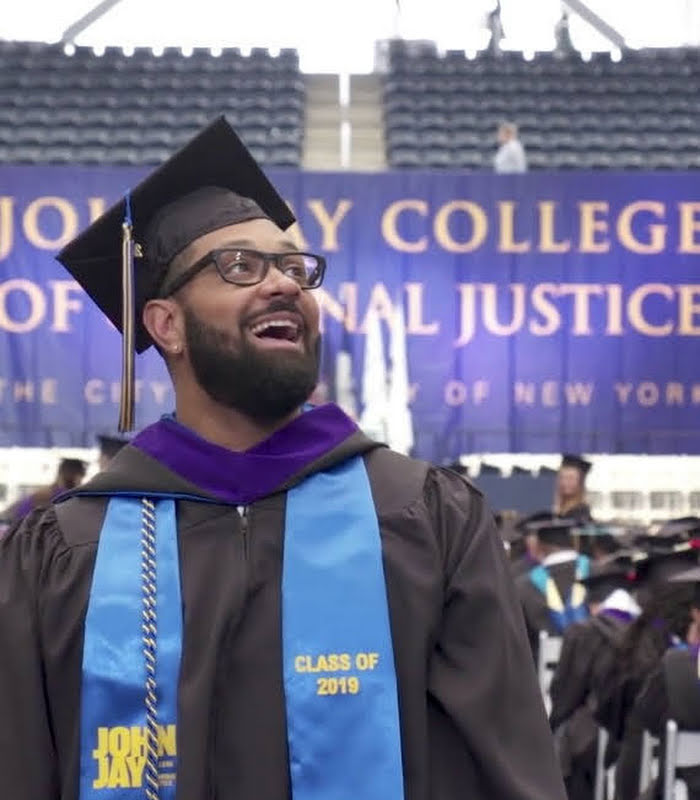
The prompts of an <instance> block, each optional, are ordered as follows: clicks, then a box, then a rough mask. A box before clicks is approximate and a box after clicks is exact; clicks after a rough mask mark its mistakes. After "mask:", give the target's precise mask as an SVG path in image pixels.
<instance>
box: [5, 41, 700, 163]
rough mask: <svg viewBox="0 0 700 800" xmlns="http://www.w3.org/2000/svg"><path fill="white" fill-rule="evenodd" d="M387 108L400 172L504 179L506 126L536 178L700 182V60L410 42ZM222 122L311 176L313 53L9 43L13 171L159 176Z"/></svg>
mask: <svg viewBox="0 0 700 800" xmlns="http://www.w3.org/2000/svg"><path fill="white" fill-rule="evenodd" d="M383 102H384V122H385V131H386V154H387V162H388V164H389V166H390V167H393V168H398V169H402V168H422V167H427V168H452V169H490V168H491V165H492V159H493V154H494V151H495V149H496V141H495V130H496V127H497V125H498V123H499V122H501V121H503V120H506V119H507V120H512V121H514V122H516V123H517V124H518V126H519V128H520V131H521V138H522V140H523V143H524V145H525V148H526V150H527V153H528V161H529V164H530V168H532V169H568V168H588V169H697V168H700V51H698V49H694V50H692V49H682V50H666V51H658V52H657V51H638V52H628V53H625V54H624V56H623V58H622V60H621V61H620V62H613V61H612V60H611V59H610V57H609V56H608V55H607V54H597V55H595V56H594V57H593V58H592V59H591V60H590V61H589V62H585V61H583V60H582V59H581V58H580V57H579V56H578V55H576V54H573V55H571V56H568V57H564V58H562V57H558V56H556V55H555V54H549V53H542V54H538V55H537V56H536V57H535V58H534V59H533V60H529V61H528V60H526V59H525V58H524V57H523V55H522V54H520V53H504V54H502V55H501V56H498V57H495V56H493V55H490V54H488V53H484V54H481V55H480V56H479V57H478V58H475V59H468V58H466V56H465V54H464V52H461V51H451V52H448V53H447V54H445V55H444V56H440V55H438V53H437V51H436V49H435V47H434V45H431V44H429V43H420V44H419V45H418V44H416V43H406V42H401V41H396V42H392V43H391V46H390V49H389V69H388V72H387V74H386V75H385V77H384V98H383ZM222 112H223V113H226V115H227V116H228V117H229V119H230V121H231V122H232V123H233V124H234V125H235V126H236V128H237V129H238V130H239V131H240V132H241V135H242V137H243V139H244V140H245V141H246V143H247V144H248V145H249V146H250V148H251V150H252V152H253V154H254V155H255V157H256V158H257V159H258V160H259V161H261V163H262V164H264V165H265V166H290V167H298V166H300V163H301V148H302V142H303V136H304V121H305V88H304V80H303V77H302V75H301V73H300V70H299V60H298V55H297V53H296V52H295V51H294V50H282V51H281V52H280V53H279V55H276V56H272V55H271V54H270V53H269V52H268V51H267V50H265V49H263V48H256V49H253V51H252V52H251V53H250V55H246V56H244V55H242V54H241V53H240V51H239V50H238V49H236V48H227V49H224V50H223V51H222V52H221V54H220V55H218V56H217V55H214V54H212V53H211V52H210V51H209V50H207V49H204V48H200V49H195V50H194V51H193V52H192V54H191V55H189V56H187V55H184V54H183V53H182V52H181V51H180V50H179V49H177V48H169V49H166V50H165V51H164V52H163V53H162V54H161V55H155V54H154V53H153V52H152V51H151V50H149V49H146V48H142V49H139V48H137V49H136V50H135V51H134V53H133V54H132V55H127V54H125V53H124V52H123V51H122V50H121V49H118V48H107V49H106V50H105V52H104V54H102V55H97V54H95V53H94V52H93V51H92V49H90V48H86V47H77V48H74V52H73V53H72V54H71V55H69V54H68V53H66V52H65V51H64V49H63V47H62V46H60V45H45V44H38V43H18V42H0V163H75V164H143V165H153V164H157V163H160V162H161V161H162V160H163V159H164V158H166V157H167V155H168V154H169V153H171V152H172V151H173V149H175V148H177V147H178V146H180V145H181V144H183V143H184V142H185V141H187V140H188V139H189V138H190V137H191V136H192V135H193V134H194V133H195V132H196V131H197V130H198V129H199V128H201V127H202V126H203V125H204V124H206V123H207V122H208V121H210V120H211V119H212V118H213V117H214V116H216V115H217V114H219V113H222Z"/></svg>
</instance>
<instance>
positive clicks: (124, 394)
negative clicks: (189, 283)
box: [119, 218, 135, 433]
mask: <svg viewBox="0 0 700 800" xmlns="http://www.w3.org/2000/svg"><path fill="white" fill-rule="evenodd" d="M134 315H135V309H134V239H133V236H132V227H131V220H130V219H129V218H127V219H125V220H124V223H123V224H122V382H121V396H120V402H119V430H120V431H121V432H122V433H126V432H127V431H130V430H132V429H133V427H134V361H135V319H134Z"/></svg>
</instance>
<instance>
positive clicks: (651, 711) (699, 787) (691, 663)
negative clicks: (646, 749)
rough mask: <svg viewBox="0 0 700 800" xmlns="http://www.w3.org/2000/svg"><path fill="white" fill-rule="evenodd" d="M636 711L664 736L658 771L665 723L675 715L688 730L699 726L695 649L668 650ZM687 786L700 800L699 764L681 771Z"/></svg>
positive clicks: (691, 797)
mask: <svg viewBox="0 0 700 800" xmlns="http://www.w3.org/2000/svg"><path fill="white" fill-rule="evenodd" d="M634 713H635V715H636V717H637V718H638V720H639V723H640V726H641V727H642V729H644V730H648V731H649V732H650V733H651V734H653V735H654V736H656V737H657V738H659V739H660V740H661V747H660V750H659V775H663V770H664V761H665V758H664V740H665V735H666V723H667V721H668V720H669V719H674V720H675V721H676V722H677V723H678V727H679V728H681V729H685V730H694V731H697V730H700V686H699V685H698V666H697V654H696V652H694V651H692V650H690V651H689V650H669V651H668V652H667V653H666V655H665V656H664V658H663V660H662V662H661V664H660V665H659V666H658V667H657V668H656V669H655V670H654V672H652V674H651V675H650V676H649V678H648V679H647V682H646V683H645V684H644V686H643V688H642V690H641V692H640V693H639V696H638V697H637V702H636V703H635V708H634ZM678 777H679V778H682V779H683V780H684V781H685V782H686V784H687V786H688V800H700V768H695V767H693V768H690V769H683V770H679V771H678ZM662 792H663V784H662V782H661V780H657V781H656V784H655V786H654V790H653V792H651V793H650V794H652V795H653V796H655V797H657V798H660V797H661V796H662Z"/></svg>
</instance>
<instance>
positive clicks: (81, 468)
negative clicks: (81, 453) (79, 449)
mask: <svg viewBox="0 0 700 800" xmlns="http://www.w3.org/2000/svg"><path fill="white" fill-rule="evenodd" d="M86 472H87V464H86V463H85V462H84V461H81V460H80V459H79V458H62V459H61V461H60V463H59V465H58V469H57V470H56V477H55V478H54V480H53V483H50V484H49V485H48V486H42V487H41V489H37V490H36V491H35V492H32V493H31V494H28V495H27V496H26V497H22V498H20V499H19V500H17V502H15V503H13V504H12V505H11V506H9V507H8V508H6V509H5V511H3V513H2V517H3V520H5V521H6V522H7V523H8V524H10V525H12V524H14V523H15V522H19V520H21V519H23V518H24V517H26V516H27V514H29V512H30V511H33V510H34V509H35V508H43V507H44V506H47V505H48V504H49V503H50V502H51V501H52V500H54V499H55V498H57V497H58V496H59V495H61V494H63V493H64V492H68V491H70V490H71V489H75V488H76V487H77V486H80V484H81V483H82V482H83V480H84V479H85V473H86Z"/></svg>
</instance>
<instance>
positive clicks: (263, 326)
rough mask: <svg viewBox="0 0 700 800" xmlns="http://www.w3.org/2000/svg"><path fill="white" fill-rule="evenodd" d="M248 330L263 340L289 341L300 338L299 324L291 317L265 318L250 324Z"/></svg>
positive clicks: (293, 341)
mask: <svg viewBox="0 0 700 800" xmlns="http://www.w3.org/2000/svg"><path fill="white" fill-rule="evenodd" d="M250 332H251V333H252V334H253V336H255V338H256V339H261V340H263V341H265V340H266V341H270V340H272V341H277V342H291V343H292V344H296V343H297V342H298V341H299V340H300V339H301V325H299V323H298V322H295V321H294V320H291V319H267V320H263V321H262V322H258V323H257V324H255V325H252V326H251V328H250Z"/></svg>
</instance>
